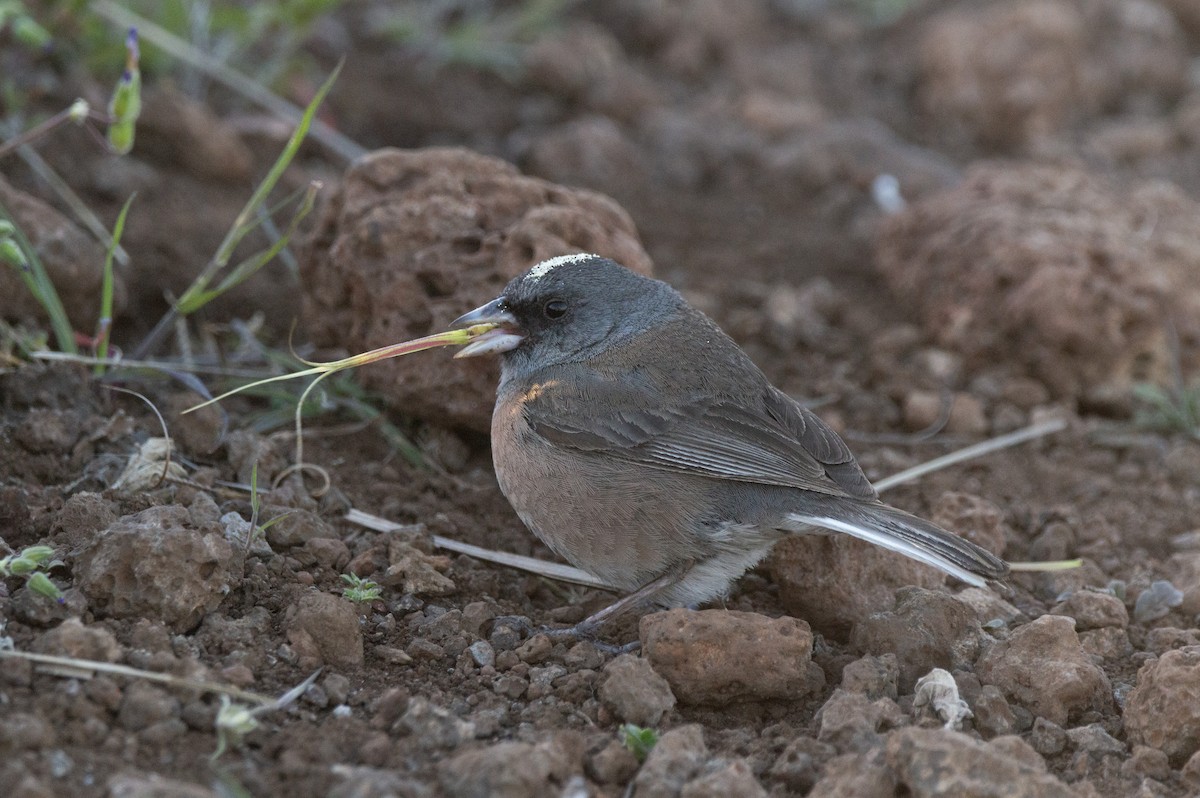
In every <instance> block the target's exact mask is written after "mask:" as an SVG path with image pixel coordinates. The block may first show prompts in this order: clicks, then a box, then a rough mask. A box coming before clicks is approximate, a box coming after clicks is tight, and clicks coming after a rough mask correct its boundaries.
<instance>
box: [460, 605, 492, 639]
mask: <svg viewBox="0 0 1200 798" xmlns="http://www.w3.org/2000/svg"><path fill="white" fill-rule="evenodd" d="M495 617H496V605H495V604H493V603H491V602H490V601H472V602H471V603H470V604H468V605H467V606H465V607H463V610H462V629H463V631H464V632H466V633H467V634H469V635H471V636H472V637H478V636H479V635H481V634H482V633H483V625H484V624H486V623H487V622H488V621H490V620H492V619H493V618H495Z"/></svg>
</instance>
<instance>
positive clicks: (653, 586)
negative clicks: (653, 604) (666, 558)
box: [540, 560, 695, 651]
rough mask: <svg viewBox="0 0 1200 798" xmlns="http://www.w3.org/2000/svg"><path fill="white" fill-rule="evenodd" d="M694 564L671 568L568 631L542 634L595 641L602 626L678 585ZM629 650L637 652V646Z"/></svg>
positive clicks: (689, 562) (564, 638)
mask: <svg viewBox="0 0 1200 798" xmlns="http://www.w3.org/2000/svg"><path fill="white" fill-rule="evenodd" d="M694 563H695V561H694V560H686V561H685V562H682V563H679V564H678V565H675V566H673V567H671V568H670V569H669V570H668V571H667V572H666V573H664V574H662V575H661V576H658V577H655V578H654V579H652V580H651V581H649V582H647V583H646V584H644V585H642V586H641V587H639V588H638V589H637V590H635V591H633V592H632V593H630V594H629V595H627V596H623V597H621V598H619V599H617V600H616V601H614V602H613V603H612V604H609V605H608V606H607V607H605V608H604V609H602V610H600V611H599V612H597V613H594V614H593V615H590V616H588V617H587V618H584V619H583V620H582V621H580V622H579V623H577V624H575V625H574V626H569V627H567V628H566V629H545V628H543V629H541V630H540V632H541V633H542V634H545V635H547V636H549V637H550V639H551V640H574V639H579V638H585V639H595V636H596V632H598V631H599V630H600V627H601V626H603V625H604V624H606V623H608V622H609V621H611V620H612V619H613V618H616V617H618V616H619V615H622V614H624V613H625V612H627V611H629V610H631V609H633V608H634V607H636V606H637V605H639V604H641V603H642V602H643V601H645V600H646V599H648V598H650V597H651V596H653V595H654V594H655V593H658V592H659V591H660V590H664V589H666V588H668V587H670V586H671V585H674V584H675V583H677V582H678V581H679V580H680V579H682V578H683V577H684V575H685V574H687V572H688V571H690V570H691V569H692V565H693V564H694ZM629 645H634V644H629ZM622 649H628V646H622ZM628 650H631V651H632V650H636V646H634V648H632V649H628Z"/></svg>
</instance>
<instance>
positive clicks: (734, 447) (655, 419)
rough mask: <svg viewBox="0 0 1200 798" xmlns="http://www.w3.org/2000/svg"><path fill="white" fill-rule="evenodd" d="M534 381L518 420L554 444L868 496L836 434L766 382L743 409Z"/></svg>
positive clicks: (631, 387)
mask: <svg viewBox="0 0 1200 798" xmlns="http://www.w3.org/2000/svg"><path fill="white" fill-rule="evenodd" d="M539 388H540V389H539V390H537V391H530V392H528V393H527V394H526V397H525V400H524V402H523V405H524V412H525V419H526V421H527V423H528V424H529V427H530V428H531V429H532V430H533V431H534V432H535V433H536V434H538V435H540V436H541V437H543V438H545V439H546V440H547V441H549V442H551V443H553V444H555V445H558V446H564V447H569V448H573V449H577V450H581V451H595V452H600V451H603V452H605V453H606V454H608V455H610V456H613V457H619V458H621V459H624V460H627V461H629V462H631V463H636V464H639V465H645V466H651V467H655V468H661V469H664V470H669V471H676V472H681V473H689V474H698V475H703V476H707V477H713V478H716V479H729V480H735V481H739V482H754V483H759V484H766V485H782V486H785V487H794V488H801V489H803V490H811V491H818V492H820V493H826V494H831V495H834V496H852V497H854V498H858V499H867V500H870V499H874V498H875V496H876V494H875V490H874V488H872V487H871V483H870V482H869V481H868V480H867V478H866V476H865V475H864V474H863V472H862V470H861V469H860V468H859V467H858V464H857V463H856V462H855V460H854V457H853V455H852V454H851V453H850V450H849V449H848V448H847V447H846V444H845V443H844V442H843V441H842V439H841V438H839V437H838V436H837V434H836V433H835V432H834V431H833V430H832V429H830V428H829V427H828V426H826V425H825V423H824V422H822V421H821V420H820V419H819V418H817V416H816V415H814V414H813V413H812V412H811V411H809V410H807V409H805V408H804V407H802V406H801V405H800V404H799V403H797V402H796V401H795V400H793V399H791V398H790V397H788V396H787V395H786V394H783V393H782V392H780V391H778V390H776V389H775V388H773V387H770V386H769V385H768V386H765V388H764V390H763V392H762V393H761V394H760V395H756V396H754V397H753V399H754V401H753V402H751V403H748V404H749V406H747V404H743V403H740V402H733V401H730V400H729V399H723V398H719V397H715V398H714V397H705V398H696V399H693V400H691V401H688V402H685V403H683V404H678V405H673V406H664V405H663V404H662V402H661V401H656V400H655V398H654V396H653V395H652V394H651V393H650V392H649V391H646V390H644V389H641V388H639V387H638V386H636V385H635V384H631V383H629V382H624V381H623V382H614V381H606V380H603V379H601V378H599V377H598V376H595V377H590V378H587V379H584V380H572V381H571V382H570V384H569V386H568V385H567V384H566V383H559V382H548V383H546V384H544V385H542V386H539Z"/></svg>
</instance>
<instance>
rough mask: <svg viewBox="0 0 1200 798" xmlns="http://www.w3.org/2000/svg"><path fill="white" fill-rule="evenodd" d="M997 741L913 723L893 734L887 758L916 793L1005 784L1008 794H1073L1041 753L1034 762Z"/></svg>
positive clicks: (987, 791)
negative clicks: (1035, 762)
mask: <svg viewBox="0 0 1200 798" xmlns="http://www.w3.org/2000/svg"><path fill="white" fill-rule="evenodd" d="M1000 739H1009V740H1011V739H1013V738H1011V737H1010V738H1000ZM998 743H999V740H996V741H993V742H991V743H981V742H979V741H977V740H973V739H971V738H970V737H968V736H967V735H965V734H962V733H961V732H956V731H951V730H949V729H918V728H914V727H909V728H906V729H900V730H898V731H895V732H892V733H891V734H890V735H888V740H887V749H886V750H887V761H888V764H889V765H891V767H892V769H893V771H894V772H895V774H896V778H897V780H898V781H899V782H900V784H901V785H903V786H904V787H905V788H907V790H908V791H909V794H911V795H923V796H968V795H977V796H985V795H997V794H999V793H998V792H997V787H998V785H1003V794H1004V795H1005V796H1006V798H1073V793H1072V791H1071V789H1070V788H1069V787H1068V786H1067V785H1066V784H1063V783H1062V782H1061V781H1059V780H1058V779H1057V778H1055V777H1054V776H1052V775H1050V774H1049V773H1047V772H1046V766H1045V763H1044V762H1041V758H1040V757H1037V755H1036V754H1033V757H1034V758H1035V759H1036V761H1037V764H1036V765H1035V764H1031V763H1030V760H1029V759H1028V758H1027V757H1023V756H1022V757H1018V756H1013V755H1012V753H1010V752H1009V750H1007V747H1006V745H1005V744H998ZM1030 753H1033V752H1030Z"/></svg>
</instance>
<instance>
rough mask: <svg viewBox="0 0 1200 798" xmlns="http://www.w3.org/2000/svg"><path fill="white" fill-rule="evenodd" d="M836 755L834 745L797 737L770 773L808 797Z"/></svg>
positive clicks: (785, 749)
mask: <svg viewBox="0 0 1200 798" xmlns="http://www.w3.org/2000/svg"><path fill="white" fill-rule="evenodd" d="M835 753H837V750H836V749H835V748H834V747H833V746H832V745H829V744H827V743H823V742H820V741H818V740H817V739H815V738H813V737H804V736H801V737H796V738H795V739H793V740H792V741H791V742H789V743H788V744H787V747H786V748H784V749H783V751H782V752H781V753H780V754H779V756H778V757H777V758H776V760H775V763H774V764H772V765H771V769H770V770H769V771H768V773H769V774H770V777H771V778H772V779H774V780H775V781H778V782H781V783H782V784H783V785H784V786H785V787H787V788H788V789H790V790H794V791H795V792H797V793H799V794H801V795H807V794H808V791H809V789H811V788H812V786H813V784H815V783H816V781H817V775H818V773H819V772H820V770H821V769H822V768H823V767H824V765H825V763H826V762H828V761H829V759H830V758H831V757H832V756H833V755H834V754H835Z"/></svg>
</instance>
